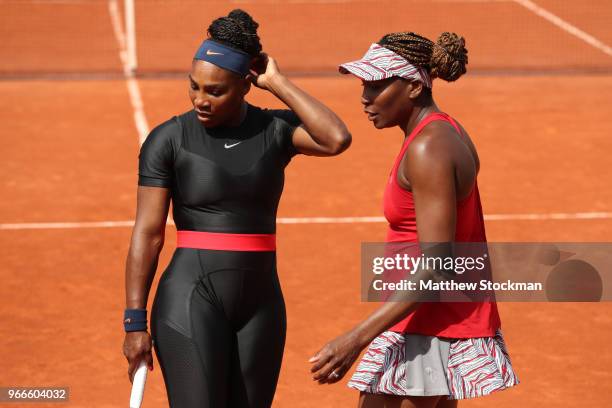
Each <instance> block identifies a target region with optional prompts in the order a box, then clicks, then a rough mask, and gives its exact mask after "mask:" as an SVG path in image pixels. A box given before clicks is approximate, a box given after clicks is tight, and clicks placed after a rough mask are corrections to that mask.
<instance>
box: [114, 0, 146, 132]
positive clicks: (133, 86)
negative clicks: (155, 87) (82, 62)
mask: <svg viewBox="0 0 612 408" xmlns="http://www.w3.org/2000/svg"><path fill="white" fill-rule="evenodd" d="M108 12H109V14H110V17H111V22H112V24H113V31H114V32H115V38H116V39H117V45H118V46H119V59H121V64H122V65H123V75H124V76H125V82H126V85H127V89H128V94H129V95H130V103H131V104H132V109H133V110H134V123H135V124H136V130H137V131H138V142H139V143H140V144H142V143H143V142H144V140H145V139H146V137H147V135H148V134H149V124H148V122H147V117H146V115H145V113H144V105H143V103H142V96H141V94H140V87H139V86H138V81H137V80H136V78H134V73H133V72H132V71H131V70H130V67H129V64H128V55H127V48H126V44H127V42H126V38H125V32H124V31H123V26H122V24H121V15H120V13H119V6H118V4H117V0H108Z"/></svg>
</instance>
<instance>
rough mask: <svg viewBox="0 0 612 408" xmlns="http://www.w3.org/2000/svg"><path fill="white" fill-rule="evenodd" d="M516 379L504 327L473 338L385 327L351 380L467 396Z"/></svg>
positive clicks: (381, 390)
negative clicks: (410, 332) (503, 331)
mask: <svg viewBox="0 0 612 408" xmlns="http://www.w3.org/2000/svg"><path fill="white" fill-rule="evenodd" d="M518 383H519V379H518V377H517V376H516V374H515V372H514V370H513V369H512V364H511V363H510V357H509V356H508V352H507V351H506V346H505V343H504V339H503V337H502V333H501V331H500V330H497V332H496V333H495V336H493V337H478V338H472V339H445V338H438V337H434V336H424V335H419V334H402V333H396V332H392V331H386V332H384V333H382V334H381V335H380V336H378V337H377V338H376V339H374V341H372V343H371V344H370V346H369V347H368V349H367V351H366V352H365V354H364V356H363V358H362V359H361V361H360V363H359V365H358V366H357V369H356V371H355V373H354V374H353V376H352V378H351V379H350V381H349V383H348V386H349V388H354V389H357V390H359V391H363V392H366V393H372V394H390V395H399V396H429V395H448V398H449V399H465V398H473V397H480V396H484V395H488V394H490V393H492V392H495V391H501V390H504V389H506V388H509V387H512V386H514V385H517V384H518Z"/></svg>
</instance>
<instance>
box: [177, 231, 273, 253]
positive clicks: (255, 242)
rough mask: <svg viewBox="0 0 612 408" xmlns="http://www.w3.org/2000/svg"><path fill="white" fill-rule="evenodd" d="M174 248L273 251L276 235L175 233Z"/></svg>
mask: <svg viewBox="0 0 612 408" xmlns="http://www.w3.org/2000/svg"><path fill="white" fill-rule="evenodd" d="M176 246H177V248H195V249H215V250H220V251H275V250H276V234H226V233H220V232H201V231H177V238H176Z"/></svg>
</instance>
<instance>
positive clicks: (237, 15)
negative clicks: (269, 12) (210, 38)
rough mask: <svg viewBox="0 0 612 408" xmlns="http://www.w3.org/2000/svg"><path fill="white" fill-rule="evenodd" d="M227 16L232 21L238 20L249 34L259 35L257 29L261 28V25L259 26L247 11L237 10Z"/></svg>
mask: <svg viewBox="0 0 612 408" xmlns="http://www.w3.org/2000/svg"><path fill="white" fill-rule="evenodd" d="M227 16H228V17H229V18H231V19H232V20H236V21H237V22H238V24H240V26H241V27H242V28H243V29H244V31H245V32H246V33H247V34H250V35H255V34H257V28H258V27H259V24H257V23H256V22H255V20H253V17H251V16H250V15H249V13H247V12H246V11H244V10H241V9H235V10H232V11H230V13H229V14H228V15H227Z"/></svg>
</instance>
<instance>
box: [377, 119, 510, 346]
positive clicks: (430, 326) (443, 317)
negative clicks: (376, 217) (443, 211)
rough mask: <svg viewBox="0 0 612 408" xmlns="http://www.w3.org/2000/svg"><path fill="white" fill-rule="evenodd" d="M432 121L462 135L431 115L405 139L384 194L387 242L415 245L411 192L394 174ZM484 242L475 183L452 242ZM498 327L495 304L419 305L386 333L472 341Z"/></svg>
mask: <svg viewBox="0 0 612 408" xmlns="http://www.w3.org/2000/svg"><path fill="white" fill-rule="evenodd" d="M434 120H443V121H446V122H449V123H450V124H451V125H453V127H454V128H455V130H457V133H458V134H459V135H462V132H461V129H460V128H459V126H458V125H457V123H456V122H455V121H454V120H453V119H452V118H451V117H450V116H448V115H447V114H445V113H431V114H429V115H428V116H427V117H425V118H424V119H423V120H422V121H421V122H420V123H419V124H418V125H417V126H416V127H415V128H414V130H413V131H412V133H410V135H409V136H408V137H407V138H406V140H405V142H404V144H403V146H402V149H401V151H400V153H399V155H398V156H397V158H396V159H395V163H394V165H393V168H392V170H391V173H390V175H389V181H388V183H387V186H386V188H385V193H384V200H383V205H384V213H385V218H386V219H387V221H388V222H389V229H388V231H387V242H418V235H417V225H416V213H415V209H414V200H413V197H412V192H410V191H408V190H405V189H403V188H402V187H401V186H400V185H399V184H398V183H397V170H398V167H399V164H400V162H401V160H402V157H403V156H404V154H405V153H406V150H407V149H408V145H409V144H410V142H412V140H413V139H414V138H415V137H416V136H417V135H418V134H419V132H420V131H421V130H422V129H423V128H424V127H425V126H426V125H427V124H429V123H430V122H432V121H434ZM408 159H409V158H407V160H408ZM486 240H487V238H486V235H485V228H484V218H483V214H482V207H481V204H480V195H479V193H478V184H477V183H476V181H474V187H473V188H472V191H471V193H470V194H469V195H468V196H467V197H466V198H464V199H463V200H461V201H458V202H457V221H456V231H455V241H456V242H486ZM500 326H501V322H500V318H499V314H498V311H497V304H496V303H495V302H422V303H421V305H420V306H419V307H418V308H417V309H416V310H415V311H413V312H411V313H410V314H408V316H407V317H406V318H405V319H404V320H402V321H401V322H399V323H397V324H396V325H395V326H393V327H391V328H390V329H389V330H392V331H396V332H400V333H417V334H424V335H428V336H438V337H450V338H471V337H489V336H493V335H494V334H495V331H496V329H498V328H499V327H500Z"/></svg>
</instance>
